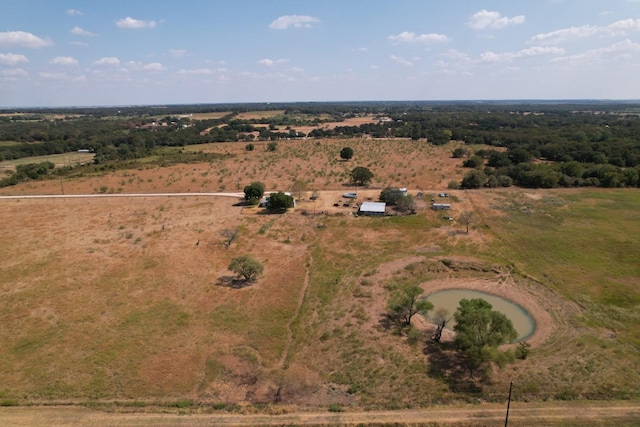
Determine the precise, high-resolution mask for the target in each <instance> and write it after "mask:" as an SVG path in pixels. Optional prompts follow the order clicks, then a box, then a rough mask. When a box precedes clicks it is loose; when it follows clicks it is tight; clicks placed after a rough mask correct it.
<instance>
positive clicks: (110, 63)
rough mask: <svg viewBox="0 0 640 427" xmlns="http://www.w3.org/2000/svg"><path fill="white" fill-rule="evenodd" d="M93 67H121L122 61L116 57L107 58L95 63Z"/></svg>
mask: <svg viewBox="0 0 640 427" xmlns="http://www.w3.org/2000/svg"><path fill="white" fill-rule="evenodd" d="M93 65H108V66H110V67H117V66H118V65H120V60H119V59H118V58H116V57H114V56H105V57H104V58H100V59H98V60H97V61H93Z"/></svg>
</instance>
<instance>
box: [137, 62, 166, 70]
mask: <svg viewBox="0 0 640 427" xmlns="http://www.w3.org/2000/svg"><path fill="white" fill-rule="evenodd" d="M142 70H143V71H164V67H163V66H162V64H161V63H159V62H152V63H150V64H144V65H143V66H142Z"/></svg>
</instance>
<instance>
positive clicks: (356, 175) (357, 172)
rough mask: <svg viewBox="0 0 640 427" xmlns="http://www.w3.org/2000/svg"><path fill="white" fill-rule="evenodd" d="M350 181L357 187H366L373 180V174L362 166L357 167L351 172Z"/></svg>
mask: <svg viewBox="0 0 640 427" xmlns="http://www.w3.org/2000/svg"><path fill="white" fill-rule="evenodd" d="M351 179H352V180H353V182H354V183H356V184H357V185H367V184H369V183H370V182H371V180H372V179H373V172H371V171H370V170H369V169H368V168H365V167H364V166H357V167H355V168H353V170H352V171H351Z"/></svg>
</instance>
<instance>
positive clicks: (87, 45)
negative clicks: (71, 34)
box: [71, 40, 89, 47]
mask: <svg viewBox="0 0 640 427" xmlns="http://www.w3.org/2000/svg"><path fill="white" fill-rule="evenodd" d="M71 44H72V45H74V46H80V47H89V43H87V42H81V41H78V40H74V41H72V42H71Z"/></svg>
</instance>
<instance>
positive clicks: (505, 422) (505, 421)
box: [504, 381, 513, 427]
mask: <svg viewBox="0 0 640 427" xmlns="http://www.w3.org/2000/svg"><path fill="white" fill-rule="evenodd" d="M512 389H513V381H511V384H510V385H509V400H508V401H507V417H506V418H505V419H504V427H507V424H509V406H511V390H512Z"/></svg>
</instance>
